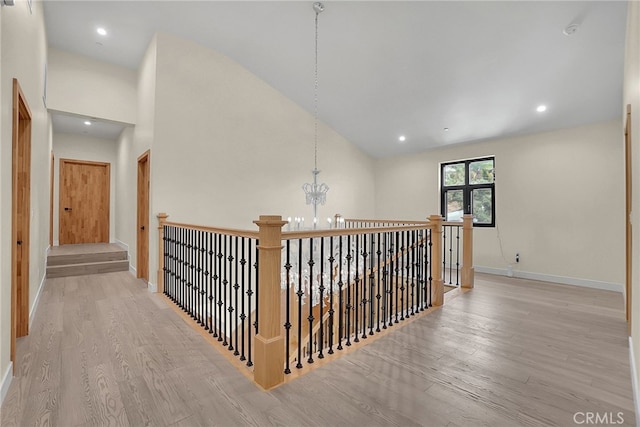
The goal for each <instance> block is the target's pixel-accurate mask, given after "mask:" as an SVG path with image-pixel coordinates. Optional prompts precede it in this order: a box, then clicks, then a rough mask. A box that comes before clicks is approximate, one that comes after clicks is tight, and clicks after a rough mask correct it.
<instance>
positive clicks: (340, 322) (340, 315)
mask: <svg viewBox="0 0 640 427" xmlns="http://www.w3.org/2000/svg"><path fill="white" fill-rule="evenodd" d="M343 238H344V236H338V239H339V240H338V245H339V249H338V264H339V265H338V278H339V280H338V350H342V334H343V331H342V327H343V320H344V319H343V317H344V316H343V312H344V310H343V307H342V304H343V295H342V287H343V286H344V283H343V282H342V240H343Z"/></svg>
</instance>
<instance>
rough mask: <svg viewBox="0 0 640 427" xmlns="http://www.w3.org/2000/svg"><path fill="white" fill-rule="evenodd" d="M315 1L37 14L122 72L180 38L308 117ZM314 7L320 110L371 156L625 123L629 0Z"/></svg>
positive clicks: (98, 6) (52, 3)
mask: <svg viewBox="0 0 640 427" xmlns="http://www.w3.org/2000/svg"><path fill="white" fill-rule="evenodd" d="M312 4H313V2H310V1H305V2H299V1H285V2H273V1H259V2H249V1H235V2H223V1H196V2H191V1H180V0H175V1H77V0H76V1H57V0H47V1H46V2H45V19H46V26H47V33H48V37H49V43H50V45H51V46H53V47H55V48H59V49H63V50H67V51H71V52H75V53H79V54H83V55H87V56H90V57H93V58H96V59H99V60H101V61H106V62H111V63H115V64H119V65H122V66H125V67H129V68H133V69H136V68H137V67H138V65H139V64H140V61H141V58H142V55H143V53H144V51H145V49H146V47H147V44H148V43H149V41H150V39H151V37H152V36H153V34H154V33H155V32H156V31H165V32H170V33H173V34H176V35H180V36H182V37H185V38H188V39H191V40H194V41H196V42H198V43H201V44H203V45H206V46H209V47H211V48H212V49H215V50H217V51H220V52H222V53H224V54H226V55H227V56H229V57H230V58H232V59H234V60H235V61H237V62H238V63H240V64H242V65H243V66H244V67H245V68H247V69H248V70H250V71H252V72H253V73H254V74H256V75H258V76H259V77H261V78H262V79H264V80H265V81H267V82H268V83H269V84H271V85H272V86H273V87H275V88H276V89H278V90H279V91H280V92H282V93H284V94H285V95H286V96H287V97H289V98H291V99H293V100H294V101H295V102H297V103H298V104H299V105H301V106H302V107H304V108H305V109H307V110H308V111H310V112H312V111H313V87H314V70H313V64H314V56H313V55H314V19H315V12H314V11H313V8H312ZM324 4H325V11H324V12H323V13H322V14H321V15H320V18H319V26H320V35H319V63H320V68H319V101H318V102H319V116H320V118H321V120H323V121H324V122H325V123H327V124H328V125H329V126H331V127H332V128H334V129H335V130H337V131H338V132H339V133H340V134H342V135H343V136H344V137H345V138H347V139H348V140H350V141H352V142H353V143H355V144H357V145H359V146H360V147H362V148H363V149H364V150H366V151H367V152H368V153H370V154H371V155H373V156H375V157H384V156H390V155H395V154H400V153H411V152H418V151H423V150H426V149H430V148H434V147H439V146H443V145H447V144H455V143H463V142H472V141H480V140H486V139H490V138H499V137H503V136H507V135H518V134H525V133H533V132H541V131H546V130H552V129H559V128H565V127H572V126H577V125H581V124H586V123H592V122H597V121H602V120H609V119H613V118H617V117H621V116H622V79H623V63H624V38H625V28H626V1H601V2H581V1H567V2H560V1H534V2H527V1H510V2H506V1H471V2H458V1H443V2H438V1H408V2H405V1H389V2H383V1H368V2H367V1H353V2H352V1H325V2H324ZM572 23H577V24H579V25H580V27H579V30H578V31H577V32H576V33H575V34H574V35H573V36H570V37H568V36H565V35H564V34H563V33H562V30H563V29H564V28H565V27H566V26H568V25H569V24H572ZM98 26H103V27H104V28H106V29H107V30H108V31H109V34H108V35H107V36H106V37H100V36H98V35H97V34H96V28H97V27H98ZM96 42H99V43H101V44H100V45H99V44H97V43H96ZM539 104H545V105H547V107H548V109H547V111H546V112H544V113H537V112H536V107H537V106H538V105H539ZM445 127H446V128H449V129H450V130H449V131H448V132H445V131H444V128H445ZM399 135H406V141H405V142H404V143H400V142H399V141H398V137H399ZM320 144H321V141H320ZM320 149H321V147H320Z"/></svg>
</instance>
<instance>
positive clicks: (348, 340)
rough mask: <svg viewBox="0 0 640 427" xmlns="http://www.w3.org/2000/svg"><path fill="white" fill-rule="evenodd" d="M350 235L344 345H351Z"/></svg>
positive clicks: (349, 242)
mask: <svg viewBox="0 0 640 427" xmlns="http://www.w3.org/2000/svg"><path fill="white" fill-rule="evenodd" d="M352 258H353V257H352V256H351V235H350V234H349V235H347V305H346V307H345V308H346V312H345V315H346V316H347V328H346V333H345V339H346V342H345V345H347V346H350V345H351V259H352Z"/></svg>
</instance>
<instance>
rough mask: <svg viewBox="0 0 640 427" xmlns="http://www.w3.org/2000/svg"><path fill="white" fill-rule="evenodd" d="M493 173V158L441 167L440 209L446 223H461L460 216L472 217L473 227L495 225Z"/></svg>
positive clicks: (463, 161) (446, 164) (448, 164)
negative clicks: (469, 215) (470, 215)
mask: <svg viewBox="0 0 640 427" xmlns="http://www.w3.org/2000/svg"><path fill="white" fill-rule="evenodd" d="M494 172H495V158H494V157H484V158H481V159H470V160H459V161H456V162H448V163H442V164H441V165H440V182H441V189H440V206H441V213H442V216H444V217H445V218H446V221H462V215H464V214H472V215H473V224H474V225H475V226H480V227H493V226H494V225H495V222H496V221H495V209H494V207H495V183H494Z"/></svg>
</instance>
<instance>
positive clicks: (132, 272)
mask: <svg viewBox="0 0 640 427" xmlns="http://www.w3.org/2000/svg"><path fill="white" fill-rule="evenodd" d="M129 273H131V274H133V275H134V276H137V275H138V270H136V268H135V267H134V266H133V265H131V262H129Z"/></svg>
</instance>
